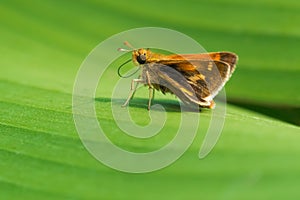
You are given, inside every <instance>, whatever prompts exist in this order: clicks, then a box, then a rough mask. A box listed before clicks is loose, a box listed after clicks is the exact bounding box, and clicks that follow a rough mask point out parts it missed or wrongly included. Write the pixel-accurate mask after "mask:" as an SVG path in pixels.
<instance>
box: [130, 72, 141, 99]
mask: <svg viewBox="0 0 300 200" xmlns="http://www.w3.org/2000/svg"><path fill="white" fill-rule="evenodd" d="M136 80H141V75H139V76H138V78H137V79H136ZM134 83H135V82H134V81H131V90H133V93H132V95H131V98H130V99H133V96H134V94H135V92H136V89H137V88H138V86H139V84H140V83H141V81H138V82H136V84H135V86H134ZM133 88H134V89H133Z"/></svg>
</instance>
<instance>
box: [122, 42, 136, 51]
mask: <svg viewBox="0 0 300 200" xmlns="http://www.w3.org/2000/svg"><path fill="white" fill-rule="evenodd" d="M124 45H125V46H127V47H129V48H130V49H132V50H133V49H134V47H133V46H132V45H131V44H130V43H129V42H128V41H125V42H124Z"/></svg>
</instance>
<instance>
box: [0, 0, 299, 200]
mask: <svg viewBox="0 0 300 200" xmlns="http://www.w3.org/2000/svg"><path fill="white" fill-rule="evenodd" d="M0 16H1V17H0V28H1V29H0V30H1V31H0V54H1V59H0V79H1V80H0V92H1V93H0V94H1V95H0V160H1V162H0V171H1V172H0V198H1V199H220V200H225V199H230V200H232V199H239V200H240V199H249V200H250V199H251V200H252V199H299V198H300V192H299V183H300V182H299V180H300V158H299V156H300V146H299V140H300V129H299V125H300V116H299V113H300V93H299V86H300V81H299V80H300V68H299V63H300V56H299V46H300V24H299V22H300V2H299V1H298V0H285V1H281V0H280V1H279V0H263V1H261V0H252V1H242V0H239V1H236V0H213V1H179V2H175V1H169V0H167V1H141V0H139V1H136V0H133V1H108V0H107V1H96V0H87V1H83V0H76V1H67V0H47V1H34V0H28V1H15V0H2V1H1V2H0ZM146 26H155V27H165V28H171V29H174V30H177V31H180V32H182V33H184V34H186V35H188V36H190V37H192V38H194V39H195V40H197V41H198V42H199V43H200V44H201V45H202V46H203V47H204V48H205V49H206V50H207V51H222V50H226V51H233V52H235V53H237V54H238V55H239V57H240V60H239V63H238V68H237V70H236V72H235V73H234V75H233V76H232V78H231V80H230V82H229V83H228V84H227V85H226V94H227V98H228V103H229V104H228V105H227V106H228V107H227V108H228V110H227V117H226V122H225V126H224V129H223V133H222V136H221V138H220V140H219V141H218V143H217V145H216V147H215V148H214V150H213V151H212V152H211V154H209V156H208V157H206V158H205V159H203V160H199V159H198V157H197V155H198V151H199V147H200V145H201V141H202V140H203V136H204V135H203V134H204V133H205V131H200V132H201V133H202V132H203V134H200V133H199V135H198V136H197V138H196V140H195V141H194V143H193V145H192V146H191V148H190V149H189V150H188V151H187V152H186V153H185V154H184V156H182V157H181V158H180V159H179V160H178V161H177V162H175V163H174V164H173V165H171V166H169V167H167V168H165V169H163V170H160V171H156V172H152V173H149V174H127V173H122V172H118V171H115V170H112V169H110V168H108V167H106V166H104V165H102V164H101V163H99V162H98V161H96V160H95V159H94V158H93V157H92V156H91V155H90V154H89V153H88V152H87V151H86V149H85V148H84V147H83V145H82V143H81V141H80V140H79V137H78V135H77V132H76V129H75V126H74V122H73V118H72V108H71V106H72V105H71V101H72V87H73V82H74V80H75V77H76V73H77V70H78V69H79V67H80V64H81V63H82V61H83V60H84V59H85V57H86V56H87V55H88V54H89V52H90V51H91V50H92V49H93V48H94V47H95V46H96V45H97V44H99V43H100V42H101V41H103V40H105V39H106V38H108V37H110V36H111V35H113V34H117V33H119V32H121V31H125V30H128V29H132V28H137V27H146ZM120 45H121V44H120ZM115 69H116V68H114V69H113V72H114V73H115ZM116 78H117V77H116ZM107 80H108V81H107V84H109V79H107ZM144 90H145V91H146V89H144ZM106 92H109V91H106ZM98 95H99V99H98V101H96V102H95V103H96V108H97V109H98V110H97V112H98V113H97V114H98V116H99V121H100V122H102V123H103V124H104V125H105V126H107V127H110V128H111V127H112V124H113V123H112V120H113V119H112V116H111V115H109V114H104V113H109V112H110V111H109V108H108V106H109V104H110V102H109V99H108V100H105V99H103V98H101V97H102V96H101V95H102V94H101V93H99V94H98ZM137 95H138V98H137V100H135V101H134V103H136V104H138V103H140V104H141V105H143V104H144V103H145V102H146V101H147V100H146V99H147V93H142V92H140V93H139V94H137ZM163 98H165V99H164V100H161V102H163V104H164V103H165V105H166V106H167V107H168V106H169V107H172V106H174V105H173V104H172V101H171V100H170V101H168V99H174V98H173V97H171V96H167V97H163V96H162V95H161V96H160V95H158V98H157V101H158V102H160V101H159V99H163ZM131 109H132V111H133V113H134V116H135V118H136V119H135V120H136V121H137V122H138V123H147V122H148V121H149V118H147V116H148V112H147V110H146V109H145V108H144V107H143V106H140V107H139V106H136V107H133V108H131ZM210 115H211V113H210V112H209V111H205V112H204V113H203V121H204V122H208V120H209V119H210ZM170 117H173V118H174V119H177V118H176V117H178V113H176V112H172V113H170ZM168 126H170V127H169V128H170V129H172V128H174V127H175V128H176V127H177V121H174V122H173V124H172V123H170V124H169V125H168ZM112 129H113V130H115V131H116V132H118V131H117V130H118V129H117V128H116V127H115V128H114V126H113V128H112ZM168 134H171V133H167V132H165V135H168ZM119 135H120V134H116V135H110V137H111V138H112V139H114V140H115V142H116V143H117V144H119V145H120V146H123V147H126V148H128V149H133V150H134V149H137V150H143V148H144V145H145V146H147V148H149V147H151V146H152V147H157V146H159V145H161V144H163V143H164V142H165V141H167V139H169V138H168V136H167V137H162V138H160V139H163V141H164V142H161V141H158V140H156V139H153V140H152V141H151V142H150V143H147V144H145V142H144V141H135V140H134V141H129V139H128V138H125V137H122V136H119ZM169 137H170V136H169Z"/></svg>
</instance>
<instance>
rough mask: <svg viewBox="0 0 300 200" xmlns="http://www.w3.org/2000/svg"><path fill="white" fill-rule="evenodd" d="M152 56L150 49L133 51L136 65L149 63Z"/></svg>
mask: <svg viewBox="0 0 300 200" xmlns="http://www.w3.org/2000/svg"><path fill="white" fill-rule="evenodd" d="M150 56H151V51H150V50H149V49H137V50H133V51H132V61H133V63H134V64H136V65H142V64H145V63H147V61H148V60H149V58H150Z"/></svg>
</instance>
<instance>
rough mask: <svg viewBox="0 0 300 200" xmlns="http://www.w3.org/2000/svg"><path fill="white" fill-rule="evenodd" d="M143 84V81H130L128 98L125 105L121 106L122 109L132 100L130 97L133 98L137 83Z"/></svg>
mask: <svg viewBox="0 0 300 200" xmlns="http://www.w3.org/2000/svg"><path fill="white" fill-rule="evenodd" d="M143 82H144V80H143V79H133V80H132V81H131V87H130V92H129V95H128V98H127V100H126V101H125V103H124V104H123V105H122V107H125V106H127V105H128V103H129V101H130V99H132V97H133V95H134V93H135V90H136V88H137V86H138V84H139V83H143ZM135 83H136V85H134V84H135Z"/></svg>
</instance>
